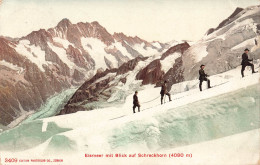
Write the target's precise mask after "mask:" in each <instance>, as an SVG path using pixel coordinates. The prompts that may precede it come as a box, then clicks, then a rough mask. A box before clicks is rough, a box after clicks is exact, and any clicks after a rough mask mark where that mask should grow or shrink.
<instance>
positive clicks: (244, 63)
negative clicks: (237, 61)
mask: <svg viewBox="0 0 260 165" xmlns="http://www.w3.org/2000/svg"><path fill="white" fill-rule="evenodd" d="M248 52H249V50H248V49H247V48H246V49H245V53H243V54H242V62H241V65H242V69H241V75H242V77H244V70H245V68H246V66H251V69H252V73H256V72H255V69H254V64H252V63H250V62H249V61H253V59H248Z"/></svg>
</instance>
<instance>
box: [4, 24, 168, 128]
mask: <svg viewBox="0 0 260 165" xmlns="http://www.w3.org/2000/svg"><path fill="white" fill-rule="evenodd" d="M167 48H169V44H163V43H160V42H147V41H145V40H143V39H141V38H139V37H130V36H126V35H124V34H123V33H114V34H110V33H109V32H107V30H106V29H105V28H104V27H102V26H101V25H100V24H99V23H98V22H92V23H88V22H86V23H82V22H79V23H77V24H72V23H71V22H70V21H69V20H68V19H63V20H61V21H60V22H59V23H58V25H57V26H56V27H54V28H50V29H47V30H45V29H40V30H38V31H33V32H32V33H30V34H28V35H27V36H24V37H22V38H16V39H11V38H8V37H1V38H0V67H1V70H0V75H1V76H0V87H1V88H0V124H3V125H8V124H9V123H10V122H12V121H13V120H15V119H17V118H19V117H20V116H26V114H29V113H32V112H33V111H34V110H36V109H37V108H39V107H40V106H41V105H42V104H44V103H45V102H46V100H47V98H49V97H50V96H52V95H53V94H55V93H60V92H61V91H62V90H64V89H68V88H70V87H72V86H79V85H81V84H82V83H83V82H84V81H85V80H87V79H89V78H91V77H92V76H93V75H95V74H96V72H102V71H103V70H105V69H112V68H118V67H119V66H121V65H122V64H123V63H125V62H127V61H129V60H132V59H134V58H136V57H148V56H152V55H155V54H160V53H161V52H163V51H165V50H167Z"/></svg>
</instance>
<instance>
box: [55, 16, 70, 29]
mask: <svg viewBox="0 0 260 165" xmlns="http://www.w3.org/2000/svg"><path fill="white" fill-rule="evenodd" d="M70 25H72V23H71V22H70V20H69V19H68V18H63V19H62V20H61V21H60V22H59V23H58V25H57V27H61V28H68V27H69V26H70Z"/></svg>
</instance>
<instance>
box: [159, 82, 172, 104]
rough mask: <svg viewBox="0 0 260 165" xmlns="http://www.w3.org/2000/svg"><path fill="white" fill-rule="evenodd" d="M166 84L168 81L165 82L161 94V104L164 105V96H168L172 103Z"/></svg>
mask: <svg viewBox="0 0 260 165" xmlns="http://www.w3.org/2000/svg"><path fill="white" fill-rule="evenodd" d="M166 83H167V81H166V80H165V81H164V83H163V84H162V88H161V92H160V94H161V104H163V97H164V95H167V96H168V97H169V101H172V99H171V95H170V93H169V92H168V91H167V86H166Z"/></svg>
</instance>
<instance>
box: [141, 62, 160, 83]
mask: <svg viewBox="0 0 260 165" xmlns="http://www.w3.org/2000/svg"><path fill="white" fill-rule="evenodd" d="M163 75H164V71H162V70H161V63H160V60H154V61H153V62H151V63H150V64H149V65H147V66H146V67H145V68H144V69H142V70H141V71H140V72H139V73H138V74H137V75H136V79H137V80H143V81H142V84H143V85H146V84H155V83H157V82H158V81H159V80H162V78H163Z"/></svg>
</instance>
